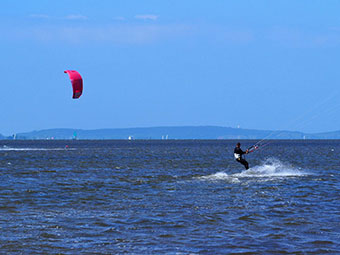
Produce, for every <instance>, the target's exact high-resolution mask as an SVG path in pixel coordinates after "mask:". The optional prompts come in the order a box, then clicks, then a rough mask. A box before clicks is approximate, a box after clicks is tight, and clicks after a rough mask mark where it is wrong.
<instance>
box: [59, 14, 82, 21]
mask: <svg viewBox="0 0 340 255" xmlns="http://www.w3.org/2000/svg"><path fill="white" fill-rule="evenodd" d="M63 19H68V20H86V19H87V17H86V16H84V15H80V14H70V15H67V16H65V17H64V18H63Z"/></svg>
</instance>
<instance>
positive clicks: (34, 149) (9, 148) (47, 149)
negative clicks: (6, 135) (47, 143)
mask: <svg viewBox="0 0 340 255" xmlns="http://www.w3.org/2000/svg"><path fill="white" fill-rule="evenodd" d="M63 150H75V149H74V148H13V147H7V146H3V147H0V151H63Z"/></svg>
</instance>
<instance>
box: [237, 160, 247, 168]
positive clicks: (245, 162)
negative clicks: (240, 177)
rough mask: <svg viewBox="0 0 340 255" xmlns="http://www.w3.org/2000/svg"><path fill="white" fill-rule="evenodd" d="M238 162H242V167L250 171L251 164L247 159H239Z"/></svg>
mask: <svg viewBox="0 0 340 255" xmlns="http://www.w3.org/2000/svg"><path fill="white" fill-rule="evenodd" d="M237 161H238V162H240V163H241V164H242V165H244V167H245V168H246V169H249V164H248V162H247V161H246V160H245V159H243V158H242V159H238V160H237Z"/></svg>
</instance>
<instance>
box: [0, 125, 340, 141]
mask: <svg viewBox="0 0 340 255" xmlns="http://www.w3.org/2000/svg"><path fill="white" fill-rule="evenodd" d="M129 137H130V139H263V138H269V139H340V131H334V132H325V133H315V134H306V133H302V132H294V131H271V130H256V129H242V128H230V127H218V126H184V127H148V128H112V129H95V130H83V129H67V128H57V129H45V130H37V131H32V132H26V133H19V134H17V135H16V138H17V139H128V138H129ZM0 139H8V138H6V137H4V136H1V135H0Z"/></svg>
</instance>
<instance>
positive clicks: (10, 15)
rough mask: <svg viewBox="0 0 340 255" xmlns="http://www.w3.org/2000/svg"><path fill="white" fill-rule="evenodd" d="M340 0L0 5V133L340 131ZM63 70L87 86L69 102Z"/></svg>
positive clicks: (10, 0) (8, 0) (39, 0)
mask: <svg viewBox="0 0 340 255" xmlns="http://www.w3.org/2000/svg"><path fill="white" fill-rule="evenodd" d="M339 10H340V2H339V1H332V0H328V1H324V0H322V1H313V0H308V1H304V0H300V1H295V0H294V1H290V0H285V1H280V0H276V1H269V0H268V1H263V0H256V1H242V0H237V1H236V0H235V1H223V0H211V1H196V0H186V1H176V0H173V1H168V0H162V1H159V0H155V1H142V0H136V1H130V0H123V1H111V0H101V1H92V0H72V1H66V0H58V1H48V0H45V1H44V0H35V1H34V0H31V1H15V0H1V1H0V55H1V61H0V70H1V71H0V73H1V76H0V77H1V80H0V95H1V100H0V107H1V111H0V119H1V125H0V133H2V134H6V135H9V134H12V133H16V132H24V131H31V130H37V129H46V128H61V127H66V128H83V129H98V128H123V127H148V126H183V125H219V126H230V127H237V126H238V125H240V126H241V127H243V128H254V129H274V130H281V129H288V130H300V131H306V132H322V131H331V130H339V129H340V117H339V116H340V99H339V98H340V97H339V96H340V15H339V14H338V13H339ZM66 69H74V70H78V71H79V72H80V74H81V75H82V76H83V79H84V93H83V95H82V97H81V98H80V99H79V100H73V99H72V91H71V84H70V82H69V80H68V77H67V75H66V74H64V73H63V71H64V70H66Z"/></svg>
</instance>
